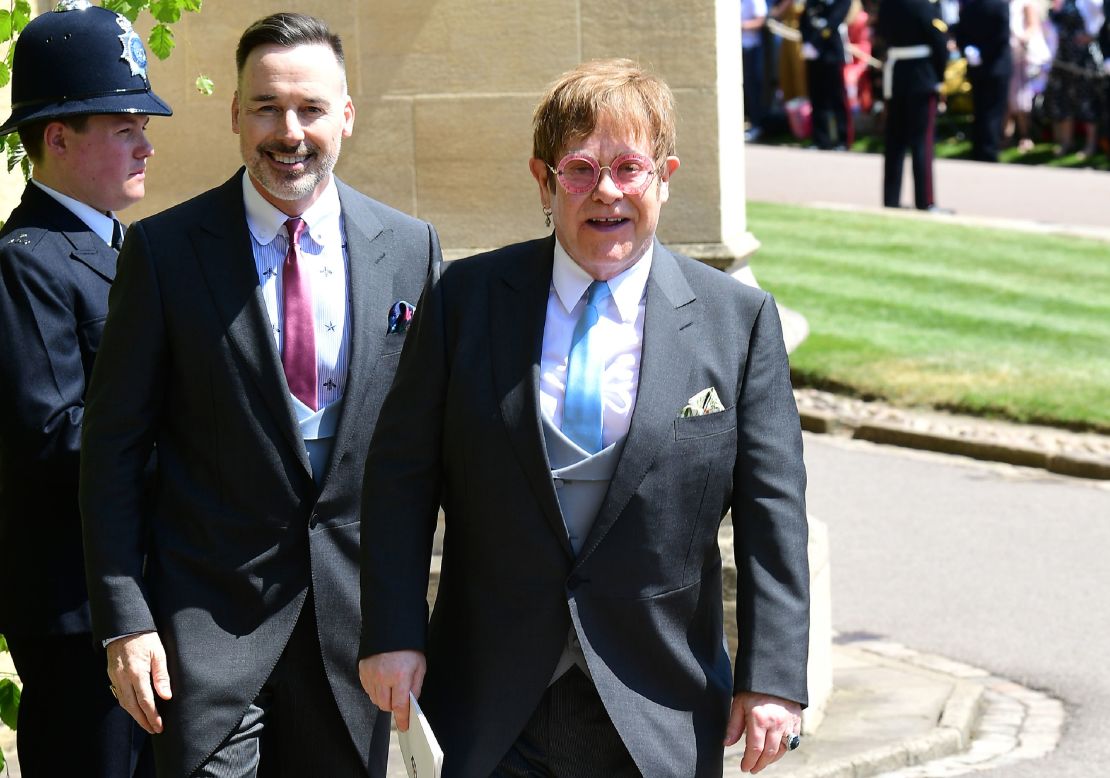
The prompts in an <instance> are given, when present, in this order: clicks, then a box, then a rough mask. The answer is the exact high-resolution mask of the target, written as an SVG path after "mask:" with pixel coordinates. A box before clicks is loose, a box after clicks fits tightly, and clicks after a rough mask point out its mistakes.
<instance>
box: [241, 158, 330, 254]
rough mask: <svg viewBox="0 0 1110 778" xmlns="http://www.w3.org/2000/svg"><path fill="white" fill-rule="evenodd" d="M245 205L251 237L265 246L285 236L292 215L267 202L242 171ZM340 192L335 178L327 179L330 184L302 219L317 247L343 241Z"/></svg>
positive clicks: (303, 214)
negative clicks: (286, 223)
mask: <svg viewBox="0 0 1110 778" xmlns="http://www.w3.org/2000/svg"><path fill="white" fill-rule="evenodd" d="M243 205H244V207H245V208H246V211H247V229H249V230H250V231H251V235H253V236H254V239H255V240H256V241H258V242H259V243H260V244H262V245H263V246H265V245H268V244H269V243H271V242H272V241H273V240H274V238H276V237H277V236H278V235H279V234H280V235H283V236H284V235H286V231H285V222H287V221H289V219H290V218H292V217H290V216H288V215H287V214H284V213H282V212H281V211H279V210H278V209H277V208H275V207H274V206H273V205H271V204H270V203H268V202H267V201H266V199H265V198H264V197H262V195H260V194H259V193H258V190H257V189H255V187H254V183H252V182H251V180H250V174H249V173H247V172H246V171H245V170H244V171H243ZM339 213H340V207H339V190H338V189H337V188H336V186H335V177H334V176H332V177H330V178H329V179H328V185H327V187H326V188H325V189H324V191H323V192H321V193H320V196H319V197H317V198H316V202H314V203H313V204H312V205H310V206H308V208H307V209H306V210H305V212H304V213H302V214H301V215H300V216H301V218H302V219H304V223H305V229H306V230H307V231H308V234H309V235H310V236H311V237H312V240H313V241H314V242H315V243H316V244H317V245H318V246H324V245H326V244H327V243H328V241H329V239H330V240H339V239H341V233H340V229H339Z"/></svg>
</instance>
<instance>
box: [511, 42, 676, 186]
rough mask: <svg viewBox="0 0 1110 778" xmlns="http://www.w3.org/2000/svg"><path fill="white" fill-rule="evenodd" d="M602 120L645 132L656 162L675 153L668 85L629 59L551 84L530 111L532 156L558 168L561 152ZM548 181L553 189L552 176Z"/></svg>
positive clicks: (602, 63)
mask: <svg viewBox="0 0 1110 778" xmlns="http://www.w3.org/2000/svg"><path fill="white" fill-rule="evenodd" d="M602 121H611V122H613V123H614V124H615V125H616V126H618V127H622V128H629V129H631V130H633V131H634V132H635V133H636V134H638V135H640V136H642V137H643V138H644V139H645V140H647V141H648V142H649V143H650V144H651V148H652V157H653V158H654V161H655V163H656V164H659V163H661V162H662V161H663V160H664V159H665V158H666V157H669V156H672V155H674V153H675V108H674V95H672V94H671V89H670V87H668V86H667V84H666V83H665V82H664V81H663V80H662V79H661V78H659V77H657V76H655V75H653V74H651V73H648V72H647V71H646V70H644V69H643V68H641V67H640V66H639V65H638V64H637V63H636V62H634V61H632V60H630V59H596V60H591V61H589V62H583V63H582V64H581V65H579V66H578V67H576V68H574V69H573V70H569V71H567V72H566V73H564V74H563V75H561V76H559V78H557V79H556V80H555V81H554V82H553V83H552V84H551V85H550V86H549V87H548V88H547V91H546V92H545V93H544V95H543V97H542V98H541V99H540V102H539V105H537V106H536V110H535V112H534V113H533V114H532V156H534V157H536V158H537V159H541V160H543V161H544V162H546V163H547V164H549V165H551V166H552V167H554V166H555V165H556V164H557V163H558V160H557V159H556V158H555V155H556V154H558V153H559V152H560V150H562V149H564V148H566V147H567V146H568V145H570V144H571V143H572V142H574V141H577V140H582V139H585V138H587V137H589V136H590V135H591V134H592V133H593V132H594V130H595V129H597V126H598V124H600V123H601V122H602ZM548 184H549V185H550V186H552V188H554V180H553V179H552V178H549V179H548Z"/></svg>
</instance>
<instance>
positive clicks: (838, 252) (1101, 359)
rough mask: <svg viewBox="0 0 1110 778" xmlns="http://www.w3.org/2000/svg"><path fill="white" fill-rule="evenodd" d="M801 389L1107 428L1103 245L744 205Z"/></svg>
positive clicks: (1107, 280) (1109, 315)
mask: <svg viewBox="0 0 1110 778" xmlns="http://www.w3.org/2000/svg"><path fill="white" fill-rule="evenodd" d="M748 226H749V229H750V230H751V231H752V232H753V233H754V234H755V236H756V237H757V238H759V240H760V241H762V243H763V247H762V248H761V249H760V250H759V251H758V252H757V253H756V255H755V256H754V257H753V258H752V268H753V269H754V271H755V274H756V277H757V278H758V279H759V282H760V284H761V285H762V286H763V287H765V288H766V289H768V290H770V291H771V292H773V293H774V294H775V297H776V298H777V299H778V300H779V301H780V302H781V303H782V304H784V305H786V306H788V307H790V308H794V309H795V310H798V311H800V312H801V313H802V314H804V315H805V317H806V318H807V320H808V321H809V326H810V336H809V338H808V339H807V340H806V342H805V343H803V344H802V345H801V347H800V348H798V350H797V351H796V352H795V353H794V354H793V355H792V357H791V363H792V365H793V369H794V373H795V380H796V382H797V383H800V384H806V385H811V386H818V387H830V388H836V389H838V390H840V391H848V392H851V393H854V394H858V395H861V396H865V397H878V398H883V399H885V400H888V401H890V402H893V403H896V404H901V405H927V406H933V407H937V408H947V409H951V410H957V411H960V412H965V413H975V414H981V415H988V416H996V417H1002V418H1008V419H1014V420H1017V421H1025V422H1038V423H1047V424H1054V425H1058V426H1066V427H1072V428H1079V429H1095V430H1099V431H1102V432H1110V244H1107V243H1103V242H1098V241H1094V240H1086V239H1081V238H1068V237H1060V236H1048V235H1037V234H1030V233H1023V232H1007V231H1003V230H997V229H984V228H977V227H964V226H958V225H953V224H951V223H950V222H947V221H943V220H931V219H912V218H904V217H898V216H885V215H876V214H861V213H851V212H841V211H825V210H819V209H811V208H801V207H796V206H783V205H771V204H767V203H750V204H749V206H748Z"/></svg>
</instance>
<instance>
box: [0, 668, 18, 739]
mask: <svg viewBox="0 0 1110 778" xmlns="http://www.w3.org/2000/svg"><path fill="white" fill-rule="evenodd" d="M0 721H3V722H4V723H5V724H7V725H8V728H9V729H15V728H16V727H17V726H18V725H19V686H17V685H16V682H15V681H13V680H12V679H11V678H0Z"/></svg>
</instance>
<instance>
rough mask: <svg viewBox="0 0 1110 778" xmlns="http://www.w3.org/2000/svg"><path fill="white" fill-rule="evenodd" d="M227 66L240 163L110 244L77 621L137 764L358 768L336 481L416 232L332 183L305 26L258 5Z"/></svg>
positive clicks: (326, 121) (423, 268)
mask: <svg viewBox="0 0 1110 778" xmlns="http://www.w3.org/2000/svg"><path fill="white" fill-rule="evenodd" d="M236 64H237V67H238V73H239V78H238V89H237V91H236V94H235V98H234V100H233V103H232V129H233V130H234V131H235V132H236V133H237V134H238V135H239V137H240V150H241V153H242V156H243V160H244V163H245V165H246V170H245V171H243V170H240V171H239V172H237V173H236V174H235V175H234V176H232V177H231V179H230V180H228V181H227V183H225V184H223V185H222V186H220V187H217V188H216V189H213V190H211V191H208V192H205V193H204V194H201V195H200V196H198V197H196V198H194V199H192V200H190V201H188V202H185V203H183V204H181V205H178V206H176V207H174V208H171V209H169V210H167V211H165V212H163V213H161V214H158V215H155V216H152V217H150V218H148V219H143V220H141V221H139V222H137V223H136V224H135V225H133V226H132V228H131V230H130V231H129V233H128V239H127V241H126V244H125V246H124V249H123V251H122V253H121V254H120V267H119V273H118V276H117V280H116V284H115V286H114V287H113V289H112V295H111V301H110V302H111V304H110V314H109V316H108V321H107V324H106V326H105V329H104V338H103V343H102V347H101V351H100V355H99V358H98V360H97V367H96V370H95V371H94V374H93V379H92V384H91V386H90V389H89V400H88V403H89V404H88V413H87V415H86V423H85V435H84V451H85V455H84V456H83V458H82V468H81V508H82V513H83V519H84V528H85V548H86V553H87V558H88V571H89V591H90V597H91V601H92V613H93V626H94V631H95V632H96V634H97V637H98V638H100V639H103V640H106V641H110V642H108V646H107V648H108V672H109V675H110V676H111V678H112V682H113V684H114V686H115V688H116V692H117V694H118V695H119V699H120V703H121V704H122V705H123V706H124V707H125V708H126V709H127V711H128V712H129V713H131V715H132V716H134V717H135V719H136V720H137V721H138V722H139V723H140V724H142V725H143V726H144V727H145V728H146V729H147V730H148V731H150V732H155V733H160V734H157V735H156V736H155V738H154V744H155V756H156V760H157V765H158V771H159V775H164V776H186V775H194V776H236V777H237V776H256V775H295V776H302V775H327V776H366V775H371V776H381V775H383V774H384V770H385V760H386V753H387V748H388V737H389V717H388V716H386V715H379V714H378V712H377V711H376V709H375V708H374V707H373V706H372V705H371V704H370V702H369V700H367V699H366V696H365V695H364V694H363V693H362V691H361V689H360V688H359V681H358V677H357V675H356V672H355V668H356V658H357V657H356V648H357V646H356V644H355V641H354V640H353V639H352V635H353V634H354V633H355V632H357V630H358V625H359V610H358V561H359V560H358V543H359V524H358V497H359V494H360V489H361V481H362V473H363V461H364V458H365V456H366V450H367V447H368V445H369V440H370V435H371V433H372V432H373V430H374V423H375V420H376V419H377V417H378V410H379V408H380V406H381V403H382V400H383V399H384V397H385V394H386V390H387V389H388V388H389V385H390V383H391V381H392V378H393V372H394V368H395V366H396V362H397V359H398V354H399V352H400V350H401V344H402V342H403V340H404V329H405V324H407V321H408V317H409V314H410V312H411V308H412V305H411V302H410V301H415V300H416V299H417V298H418V296H419V294H420V292H421V290H422V288H423V284H424V280H425V279H426V278H427V276H428V275H429V273H431V272H435V271H436V269H437V267H438V263H439V261H440V250H439V244H438V239H437V238H436V235H435V233H434V231H433V230H432V228H431V227H430V225H428V224H426V223H423V222H420V221H417V220H416V219H413V218H411V217H409V216H406V215H404V214H401V213H399V212H397V211H394V210H392V209H390V208H388V207H386V206H384V205H382V204H381V203H378V202H375V201H373V200H371V199H369V198H367V197H365V196H363V195H361V194H359V193H358V192H356V191H354V190H353V189H351V188H350V187H348V186H345V185H344V184H343V183H342V182H340V181H338V180H336V179H335V177H334V176H333V175H332V168H333V166H334V164H335V162H336V160H337V158H338V156H339V150H340V144H341V141H342V139H343V138H344V137H348V136H350V134H351V130H352V127H353V122H354V107H353V105H352V102H351V98H350V96H349V95H348V94H347V88H346V78H345V75H344V68H343V49H342V46H341V44H340V42H339V38H338V37H337V36H336V35H334V34H333V33H332V32H331V31H330V30H329V29H328V28H327V26H326V25H325V24H324V23H323V22H322V21H320V20H319V19H315V18H313V17H309V16H304V15H301V14H291V13H279V14H274V15H272V16H269V17H266V18H264V19H261V20H259V21H257V22H255V23H254V24H253V25H251V26H250V27H249V28H248V29H247V30H246V31H245V32H244V33H243V36H242V37H241V39H240V42H239V47H238V51H237V54H236ZM154 448H156V449H157V455H158V457H157V472H156V476H155V483H156V486H155V490H154V495H153V505H152V507H151V508H150V509H149V510H144V507H143V505H142V501H141V483H142V470H143V467H144V464H145V462H146V460H147V457H148V456H149V454H150V452H151V450H152V449H154Z"/></svg>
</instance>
